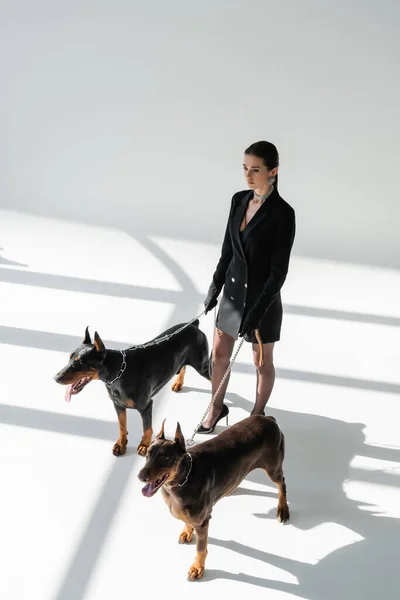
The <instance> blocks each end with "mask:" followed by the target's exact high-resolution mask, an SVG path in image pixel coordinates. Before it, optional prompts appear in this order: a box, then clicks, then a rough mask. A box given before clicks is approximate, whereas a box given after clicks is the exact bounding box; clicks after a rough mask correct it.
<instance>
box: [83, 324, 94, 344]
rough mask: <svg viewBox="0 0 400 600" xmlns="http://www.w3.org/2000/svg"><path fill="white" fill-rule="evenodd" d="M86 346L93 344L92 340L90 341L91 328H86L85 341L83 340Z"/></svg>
mask: <svg viewBox="0 0 400 600" xmlns="http://www.w3.org/2000/svg"><path fill="white" fill-rule="evenodd" d="M83 343H84V344H91V343H92V340H91V339H90V334H89V326H87V327H86V329H85V339H84V340H83Z"/></svg>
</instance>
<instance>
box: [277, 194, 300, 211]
mask: <svg viewBox="0 0 400 600" xmlns="http://www.w3.org/2000/svg"><path fill="white" fill-rule="evenodd" d="M276 197H277V200H278V202H279V206H280V208H281V210H282V212H284V213H286V214H287V215H294V214H295V210H294V208H293V206H291V205H290V204H289V202H287V201H286V200H284V199H283V198H282V196H281V195H280V194H279V192H277V194H276Z"/></svg>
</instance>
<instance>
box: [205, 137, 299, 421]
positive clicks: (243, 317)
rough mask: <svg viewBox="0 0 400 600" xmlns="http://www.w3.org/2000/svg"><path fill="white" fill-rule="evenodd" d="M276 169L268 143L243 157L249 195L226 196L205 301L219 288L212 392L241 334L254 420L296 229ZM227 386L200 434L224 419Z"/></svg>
mask: <svg viewBox="0 0 400 600" xmlns="http://www.w3.org/2000/svg"><path fill="white" fill-rule="evenodd" d="M278 167H279V155H278V151H277V149H276V147H275V146H274V144H271V143H270V142H264V141H263V142H256V143H255V144H252V145H251V146H250V147H249V148H247V150H246V151H245V155H244V163H243V169H244V175H245V178H246V180H247V185H248V188H249V189H250V192H249V191H247V190H245V191H243V192H237V193H236V194H235V195H234V196H233V198H232V204H231V210H230V214H229V218H228V223H227V227H226V231H225V237H224V241H223V244H222V250H221V257H220V259H219V262H218V265H217V268H216V270H215V273H214V276H213V280H212V283H211V285H210V288H209V290H208V294H207V298H206V299H205V301H204V305H205V308H206V312H208V311H210V310H211V309H212V308H214V307H215V306H216V305H217V303H218V296H219V294H220V292H221V290H222V287H224V292H223V295H222V300H221V305H220V308H219V311H218V316H217V323H216V335H215V336H214V347H213V353H212V393H213V395H214V394H215V393H216V391H217V389H218V386H219V384H220V382H221V379H222V377H223V375H224V373H225V371H226V369H227V368H228V366H229V362H230V358H231V355H232V351H233V347H234V344H235V340H236V339H237V337H238V335H239V336H246V338H245V339H246V341H247V342H250V343H251V344H252V345H253V359H254V364H255V366H256V369H257V389H256V401H255V405H254V408H253V410H252V412H251V414H252V415H254V414H263V413H264V408H265V405H266V403H267V402H268V399H269V397H270V395H271V392H272V388H273V385H274V381H275V368H274V363H273V349H274V344H275V342H277V341H278V340H279V339H280V332H281V324H282V302H281V295H280V290H281V287H282V285H283V283H284V281H285V279H286V275H287V272H288V267H289V259H290V253H291V250H292V246H293V241H294V236H295V229H296V224H295V212H294V210H293V208H292V207H291V206H290V205H289V204H287V202H285V200H283V198H281V196H280V195H279V193H278ZM256 329H258V330H259V333H260V336H261V339H262V342H263V348H264V365H263V366H259V358H260V349H259V345H258V343H257V340H256V337H255V334H254V331H255V330H256ZM228 381H229V377H227V378H226V380H225V382H224V385H223V386H222V388H221V390H220V392H219V394H218V396H217V398H216V399H215V402H214V404H213V406H212V407H211V409H210V412H209V414H208V417H207V419H206V420H205V421H204V422H203V425H202V426H201V428H200V429H199V430H198V433H212V432H213V431H214V429H215V426H216V424H217V423H218V421H219V420H220V419H222V418H223V417H226V416H227V415H228V412H229V409H228V407H227V406H226V404H223V401H224V396H225V392H226V388H227V386H228Z"/></svg>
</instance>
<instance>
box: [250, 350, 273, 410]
mask: <svg viewBox="0 0 400 600" xmlns="http://www.w3.org/2000/svg"><path fill="white" fill-rule="evenodd" d="M263 348H264V365H263V366H262V367H260V366H259V360H260V347H259V345H258V344H253V360H254V364H255V366H256V369H257V388H256V402H255V404H254V408H253V410H252V411H251V414H252V415H261V414H262V413H263V411H264V408H265V405H266V404H267V402H268V400H269V397H270V395H271V392H272V388H273V387H274V382H275V367H274V360H273V352H274V344H263Z"/></svg>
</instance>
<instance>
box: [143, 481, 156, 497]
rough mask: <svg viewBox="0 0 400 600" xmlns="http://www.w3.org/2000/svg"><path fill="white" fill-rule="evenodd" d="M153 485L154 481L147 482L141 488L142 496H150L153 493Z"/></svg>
mask: <svg viewBox="0 0 400 600" xmlns="http://www.w3.org/2000/svg"><path fill="white" fill-rule="evenodd" d="M154 487H155V485H154V483H147V484H146V485H145V486H144V488H142V494H143V496H146V498H151V496H152V495H153V494H154Z"/></svg>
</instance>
